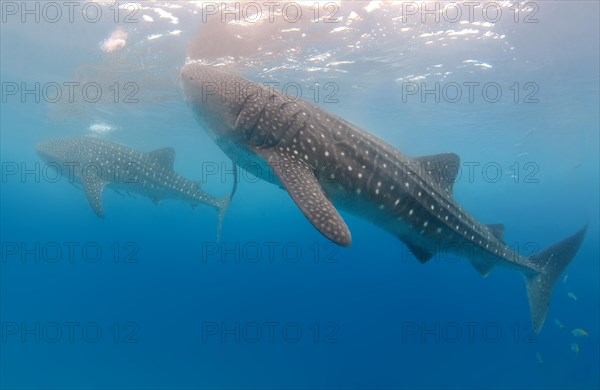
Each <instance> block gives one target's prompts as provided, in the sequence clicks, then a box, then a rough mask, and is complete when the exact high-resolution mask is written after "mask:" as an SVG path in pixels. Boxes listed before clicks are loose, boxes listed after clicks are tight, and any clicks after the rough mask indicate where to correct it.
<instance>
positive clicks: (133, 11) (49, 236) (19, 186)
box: [0, 1, 600, 389]
mask: <svg viewBox="0 0 600 390" xmlns="http://www.w3.org/2000/svg"><path fill="white" fill-rule="evenodd" d="M405 3H406V2H405ZM6 4H11V5H13V6H14V7H16V8H10V7H9V6H7V5H6ZM22 4H24V3H18V2H17V3H13V2H2V12H3V14H2V17H3V19H2V25H1V37H0V39H1V50H2V55H1V72H0V76H1V81H2V105H1V113H0V121H1V122H0V125H1V132H0V141H1V144H0V152H1V156H0V157H1V162H2V178H1V186H2V191H1V204H0V231H1V235H2V237H1V242H2V258H1V262H0V294H1V295H0V304H1V305H0V316H1V318H0V323H1V326H2V328H1V331H2V333H1V340H0V348H1V351H0V387H1V388H2V389H33V388H35V389H38V388H39V389H42V388H43V389H59V388H60V389H81V388H94V389H197V388H211V389H212V388H285V389H289V388H311V389H316V388H319V389H324V388H327V389H330V388H427V389H429V388H446V387H452V388H477V389H480V388H503V389H507V388H510V389H513V388H514V389H517V388H518V389H522V388H544V389H546V388H553V389H565V388H577V389H596V388H598V387H599V386H600V379H599V375H600V374H599V368H598V367H599V366H600V364H599V363H600V352H599V351H600V348H599V346H600V342H599V335H600V316H599V309H598V308H599V298H598V297H599V296H600V294H599V273H600V269H599V262H598V259H599V257H600V253H599V243H598V236H599V234H598V229H599V224H598V222H599V219H598V215H599V210H598V207H599V206H598V205H599V173H598V166H599V161H598V160H599V137H598V134H599V131H598V130H599V128H600V126H599V109H598V107H599V106H600V104H599V103H600V102H599V91H600V88H599V82H600V77H599V63H600V61H599V48H598V47H599V45H598V39H599V38H598V37H599V31H598V28H599V27H598V26H599V20H598V19H599V18H598V15H599V8H598V3H597V2H587V1H573V2H569V3H568V4H569V5H568V6H567V5H565V4H566V3H561V2H543V3H542V2H534V3H531V4H533V5H531V4H530V5H529V6H528V8H527V7H526V8H523V9H520V12H516V13H515V12H513V11H514V7H515V5H514V4H513V3H508V2H506V3H502V6H501V9H502V10H503V12H504V14H503V15H504V17H502V18H500V19H499V20H497V21H493V22H490V20H492V19H493V18H492V16H491V14H490V15H487V16H486V17H483V16H481V15H480V16H479V17H476V18H475V20H473V21H470V20H468V18H467V19H465V18H463V20H461V21H455V20H454V19H452V20H450V19H451V18H452V17H453V16H452V15H450V14H446V15H445V16H444V17H442V19H441V20H440V21H436V20H433V19H431V18H430V19H427V20H426V23H422V22H421V20H420V19H419V17H420V14H419V12H417V11H415V12H417V13H416V14H415V15H416V16H415V18H414V19H411V17H413V16H414V15H413V14H412V11H414V9H413V8H407V5H406V4H405V5H404V6H402V5H401V2H396V3H395V4H394V3H393V2H352V3H351V4H350V3H346V4H344V3H331V4H333V8H326V4H318V3H317V4H318V8H319V10H320V12H321V13H322V14H321V17H323V13H327V15H328V12H332V11H336V15H337V16H336V17H340V18H341V19H340V21H339V22H337V23H331V24H326V23H324V21H323V20H320V22H319V23H316V21H315V20H309V21H308V22H306V23H304V22H297V23H292V22H290V21H289V20H284V21H283V22H281V21H280V23H277V22H270V21H269V20H268V19H267V20H266V21H263V22H255V21H253V20H251V21H248V20H241V21H238V22H237V23H227V21H226V23H223V22H222V21H221V20H220V19H217V20H216V21H215V20H214V19H211V20H212V21H211V20H207V21H204V16H205V15H207V14H209V13H211V12H212V11H211V10H212V9H211V8H206V5H204V6H203V5H202V4H197V3H195V2H194V3H186V2H178V3H166V2H165V3H154V2H141V3H131V5H127V4H120V7H115V5H114V4H116V3H104V4H101V5H100V4H97V3H93V4H96V5H97V6H98V7H100V8H99V9H101V10H103V12H104V16H105V17H103V18H100V19H99V21H97V22H90V20H86V19H85V18H82V17H77V15H79V14H78V13H75V14H74V15H75V17H74V18H75V20H74V22H73V23H71V22H70V21H69V20H68V19H67V17H66V15H67V13H66V10H65V9H63V11H64V12H65V13H64V14H63V17H62V18H61V20H60V21H58V22H57V23H50V22H49V21H48V19H50V18H52V15H54V14H50V12H51V11H52V10H48V14H46V15H41V17H40V21H39V22H36V21H35V19H34V18H33V17H32V16H29V17H27V16H25V19H24V21H23V20H22V18H21V16H22V15H21V14H22V12H23V10H22V9H20V8H19V7H22V6H23V5H22ZM30 4H35V2H31V3H30ZM41 4H42V3H40V11H39V12H40V13H41V12H42V10H43V7H42V5H41ZM414 4H416V3H410V2H408V5H414ZM429 4H430V6H433V5H432V4H438V3H435V2H430V3H429ZM439 4H441V6H443V5H444V4H443V3H439ZM459 4H462V3H459ZM494 4H496V3H494ZM31 7H32V8H31V9H34V12H35V8H34V6H31ZM129 7H131V8H129ZM203 7H204V8H203ZM465 7H466V6H465ZM510 7H513V8H512V9H511V8H510ZM115 9H119V10H121V13H120V14H118V18H117V19H118V20H117V23H116V22H115V14H114V10H115ZM303 9H304V12H305V14H308V15H311V17H313V15H314V14H311V13H310V12H313V11H314V9H313V10H309V11H307V9H306V8H303ZM476 9H478V10H481V9H482V7H478V8H476ZM92 11H93V10H91V11H90V12H92ZM208 11H211V12H208ZM420 11H422V10H420ZM448 12H450V11H448ZM490 12H492V11H490ZM15 15H16V16H15ZM128 15H131V17H132V19H131V20H127V18H126V16H128ZM216 15H217V17H219V16H220V15H219V13H218V12H216ZM515 15H519V17H520V18H519V19H518V21H517V19H516V18H515ZM403 16H404V17H406V20H403V19H402V17H403ZM521 16H523V17H526V16H530V17H531V18H530V19H532V20H537V22H535V23H524V18H521ZM28 18H29V19H28ZM88 18H91V16H89V15H88ZM494 20H495V19H494ZM126 21H128V22H131V23H127V22H126ZM529 21H531V20H529ZM295 34H297V35H295ZM186 60H203V61H205V62H208V63H212V64H215V65H219V66H224V67H230V68H232V69H233V70H235V71H238V72H240V73H242V74H244V75H245V76H246V77H248V78H251V79H254V80H256V81H259V82H273V81H277V82H279V83H280V84H279V85H277V86H276V87H277V88H279V87H280V86H281V87H282V88H283V87H287V88H296V87H298V86H299V88H300V90H301V91H302V96H303V98H304V99H307V100H312V101H314V102H315V103H317V104H319V105H321V106H322V107H324V108H325V109H326V110H328V111H331V112H333V113H335V114H336V115H339V116H341V117H343V118H345V119H347V120H349V121H351V122H353V123H355V124H357V125H359V126H361V127H362V128H364V129H366V130H367V131H370V132H372V133H373V134H375V135H377V136H378V137H380V138H382V139H384V140H386V141H387V142H389V143H390V144H391V145H393V146H394V147H396V148H398V149H399V150H401V151H403V152H404V153H406V154H408V155H411V156H419V155H427V154H435V153H442V152H448V151H451V152H455V153H457V154H458V155H460V156H461V160H462V165H461V176H460V177H459V179H458V180H457V182H456V184H455V190H454V192H455V197H456V199H457V201H458V202H459V203H460V204H461V205H463V206H464V207H465V208H466V209H468V210H469V211H470V212H471V213H472V214H473V215H474V216H475V217H477V218H478V219H479V220H481V221H483V222H484V223H503V224H504V225H505V227H506V236H505V241H506V242H507V243H509V244H510V245H512V246H514V247H516V248H518V249H519V250H520V251H521V252H522V253H533V252H534V251H536V250H539V249H541V248H545V247H547V246H549V245H551V244H553V243H555V242H558V241H559V240H561V239H563V238H565V237H567V236H569V235H571V234H573V233H574V232H575V231H577V230H578V229H579V228H580V227H582V226H583V225H584V224H586V223H588V222H589V229H588V232H587V236H586V238H585V240H584V242H583V245H582V247H581V249H580V250H579V253H578V254H577V256H576V257H575V259H574V260H573V262H572V264H571V265H570V266H569V267H568V268H567V270H566V271H565V273H564V274H563V276H561V278H560V279H559V281H558V283H557V284H556V287H555V290H554V293H553V299H552V305H551V307H550V310H549V314H548V318H547V320H546V323H545V325H544V328H543V329H542V331H541V332H540V333H539V334H535V333H534V332H533V331H532V327H531V324H530V318H529V308H528V303H527V297H526V292H525V285H524V283H523V280H522V279H523V278H522V277H521V276H520V275H518V272H515V271H514V270H510V269H494V270H493V271H492V273H491V274H490V275H489V276H488V277H486V278H482V277H481V276H480V275H479V274H477V272H475V271H474V269H473V268H472V267H471V266H470V265H469V264H468V263H467V262H466V261H464V260H462V261H461V259H456V258H454V257H452V256H451V255H445V254H442V255H438V256H436V257H434V259H433V260H431V261H430V262H428V263H427V264H425V265H423V264H420V263H419V262H418V261H416V259H415V258H414V257H413V256H412V255H411V254H410V253H409V252H408V250H407V249H406V247H405V246H404V244H402V243H401V242H400V241H399V240H398V239H397V238H395V237H393V236H391V235H389V234H388V233H386V232H385V231H383V230H381V229H379V228H378V227H376V226H373V225H371V224H369V223H367V222H365V221H363V220H361V219H359V218H357V217H355V216H353V215H350V214H348V213H342V216H343V217H344V219H345V221H346V222H347V224H348V226H349V228H350V229H351V231H352V236H353V245H352V246H351V247H350V248H341V247H337V246H335V245H333V244H331V243H330V242H329V241H328V240H327V239H326V238H324V237H322V236H321V235H320V233H319V232H318V231H316V230H315V229H314V228H313V227H312V225H311V224H310V223H309V222H308V221H307V220H306V219H305V217H304V216H303V215H302V214H301V213H300V212H299V210H298V209H297V207H296V206H295V205H294V203H293V202H292V201H291V199H290V198H289V196H288V195H287V193H286V192H285V191H282V190H281V189H279V188H277V187H276V186H273V185H270V184H268V183H265V182H260V181H257V180H255V178H253V177H252V176H251V175H249V174H247V173H242V174H241V180H240V183H239V186H238V191H237V193H236V195H235V197H234V199H233V201H232V204H231V206H230V208H229V211H228V213H227V215H226V217H225V221H224V228H223V238H222V240H221V241H220V242H217V240H216V226H217V216H216V212H215V210H213V209H211V208H209V207H206V206H199V207H197V208H195V209H192V208H190V206H189V205H186V204H183V203H181V202H177V201H169V200H165V201H164V202H161V203H160V204H159V205H154V204H153V203H152V202H151V201H150V200H149V199H146V198H143V197H130V196H127V195H121V194H118V193H116V192H113V191H111V190H106V191H105V193H104V199H103V204H104V209H105V212H106V217H105V218H104V219H99V218H98V217H96V215H95V214H94V213H93V212H92V211H91V209H90V207H89V205H88V204H87V200H86V197H85V195H84V194H83V192H82V191H80V190H78V189H77V188H76V187H74V186H72V185H70V184H69V183H68V182H67V181H66V180H59V179H57V178H56V177H55V176H54V175H53V173H52V172H51V170H49V169H48V166H47V165H44V163H43V162H42V161H41V160H40V159H39V157H38V156H37V155H36V153H35V149H34V148H35V145H36V143H37V142H39V141H40V140H43V139H48V138H58V137H67V136H77V135H91V136H97V137H102V138H104V139H107V140H110V141H114V142H119V143H123V144H125V145H128V146H130V147H132V148H134V149H136V150H140V151H151V150H154V149H158V148H161V147H166V146H171V147H173V148H175V150H176V151H177V155H176V160H175V170H176V171H177V172H179V173H181V174H182V175H184V176H186V177H188V178H190V179H194V180H201V181H202V182H203V188H204V189H205V190H206V191H207V192H210V193H211V194H214V195H215V196H217V195H218V196H223V195H225V194H226V193H227V192H228V191H229V190H230V189H231V183H232V175H231V172H230V171H229V170H230V169H231V163H230V161H229V160H228V159H227V157H226V156H225V155H224V154H223V153H222V152H221V151H220V150H219V149H218V147H217V146H216V145H215V144H214V143H213V142H212V141H211V139H210V137H209V136H208V135H207V134H206V132H205V131H204V129H202V128H201V126H200V125H198V124H197V123H196V122H195V120H194V118H193V116H192V113H191V111H190V110H189V108H188V107H187V105H186V103H185V101H184V98H183V94H182V93H181V89H180V86H179V85H178V80H177V78H178V74H179V70H180V68H181V66H182V65H183V64H184V63H185V62H186ZM36 83H39V87H36V86H35V85H36ZM53 83H55V84H58V85H59V87H60V90H61V91H62V92H63V95H62V96H61V97H60V98H56V99H55V97H56V96H55V95H53V94H52V93H53V92H52V91H53V90H52V88H56V86H55V84H53ZM65 83H79V84H78V86H77V87H74V88H75V90H74V91H75V92H74V97H73V99H69V98H68V96H67V92H68V85H69V84H65ZM90 83H96V84H97V85H98V86H99V88H100V90H101V91H102V93H103V97H102V98H101V99H99V100H98V101H97V102H90V101H86V99H84V98H83V97H82V96H83V95H82V94H81V91H80V90H79V89H78V88H79V86H84V85H89V84H90ZM293 83H297V84H293ZM465 83H467V84H465ZM468 83H471V84H468ZM472 83H478V86H485V85H488V86H490V88H491V89H490V90H488V91H487V92H488V94H486V95H483V94H482V93H481V91H480V90H477V93H476V94H474V95H473V99H472V100H471V99H469V98H468V97H467V95H466V94H467V93H468V91H469V85H473V86H475V84H472ZM457 85H458V89H457V87H456V86H457ZM14 88H16V92H15V89H14ZM36 88H38V89H36ZM411 88H418V91H417V92H416V93H414V94H413V92H414V90H413V89H411ZM436 88H439V92H437V95H436V92H435V90H436ZM453 88H454V89H453ZM482 88H483V87H482ZM26 89H27V90H33V92H31V93H29V94H28V93H24V91H25V90H26ZM44 90H45V92H43V91H44ZM294 90H295V89H294ZM427 90H429V91H434V92H429V93H427ZM455 90H459V91H460V92H461V93H462V94H463V95H462V96H461V98H460V99H455V98H456V97H457V95H455V94H454V93H453V91H455ZM115 91H117V92H118V96H117V95H115ZM442 91H445V92H442ZM495 91H500V93H501V94H502V98H500V99H498V101H496V102H494V101H495V100H496V94H493V92H495ZM317 92H318V95H317V94H316V93H317ZM130 94H131V95H130ZM86 96H87V97H88V98H89V95H86ZM438 97H439V101H437V100H438V99H437V98H438ZM128 98H131V99H130V100H128ZM36 100H37V101H36ZM89 100H94V99H89ZM574 329H582V330H584V331H585V333H586V334H587V335H580V336H576V335H575V334H578V333H577V331H576V332H575V334H573V330H574ZM579 333H581V332H579Z"/></svg>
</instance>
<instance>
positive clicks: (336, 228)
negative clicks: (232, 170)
mask: <svg viewBox="0 0 600 390" xmlns="http://www.w3.org/2000/svg"><path fill="white" fill-rule="evenodd" d="M257 153H258V154H260V155H261V156H262V157H263V158H264V159H265V161H266V162H267V163H268V164H269V166H270V167H271V169H272V170H273V172H274V173H275V175H276V176H277V178H278V179H279V181H280V182H281V184H282V185H283V186H284V187H285V189H286V190H287V192H288V193H289V194H290V196H291V197H292V199H293V200H294V202H296V205H298V207H299V208H300V210H301V211H302V213H304V215H305V216H306V218H308V220H309V221H310V222H311V223H312V224H313V226H314V227H315V228H317V230H319V231H320V232H321V233H322V234H323V235H324V236H325V237H327V238H329V239H330V240H331V241H333V242H335V243H336V244H338V245H342V246H350V245H351V244H352V237H351V235H350V230H348V227H347V226H346V223H345V222H344V220H343V219H342V217H341V215H340V214H339V213H338V212H337V210H336V209H335V206H334V205H333V203H331V200H329V198H328V197H327V194H326V193H325V191H324V190H323V188H322V187H321V184H320V183H319V181H318V180H317V176H316V175H315V173H314V171H313V170H312V168H311V167H310V166H309V165H308V164H307V163H306V162H304V161H302V160H300V159H296V158H294V157H291V156H288V155H286V154H284V153H280V152H277V151H274V150H258V151H257Z"/></svg>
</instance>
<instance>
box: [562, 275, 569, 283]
mask: <svg viewBox="0 0 600 390" xmlns="http://www.w3.org/2000/svg"><path fill="white" fill-rule="evenodd" d="M568 279H569V275H565V277H564V278H563V281H562V282H563V284H565V283H567V280H568Z"/></svg>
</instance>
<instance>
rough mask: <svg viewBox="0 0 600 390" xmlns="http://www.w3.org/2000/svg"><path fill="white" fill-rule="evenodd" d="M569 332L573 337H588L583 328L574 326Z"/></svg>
mask: <svg viewBox="0 0 600 390" xmlns="http://www.w3.org/2000/svg"><path fill="white" fill-rule="evenodd" d="M571 334H572V335H573V336H575V337H588V336H589V334H588V332H586V331H585V330H583V329H580V328H576V329H573V330H572V331H571Z"/></svg>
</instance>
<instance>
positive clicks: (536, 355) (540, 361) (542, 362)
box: [535, 352, 544, 364]
mask: <svg viewBox="0 0 600 390" xmlns="http://www.w3.org/2000/svg"><path fill="white" fill-rule="evenodd" d="M535 357H536V358H537V360H538V363H540V364H544V359H542V355H540V353H539V352H536V353H535Z"/></svg>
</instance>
